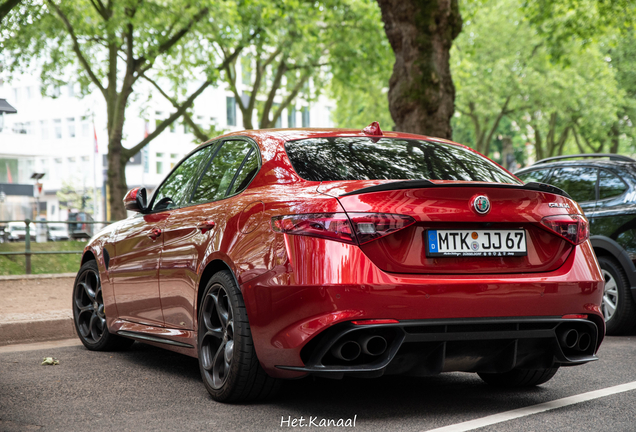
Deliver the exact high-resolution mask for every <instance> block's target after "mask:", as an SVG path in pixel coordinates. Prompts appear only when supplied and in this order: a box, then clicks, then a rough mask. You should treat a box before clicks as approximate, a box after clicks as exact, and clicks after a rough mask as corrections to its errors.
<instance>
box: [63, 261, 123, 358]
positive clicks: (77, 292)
mask: <svg viewBox="0 0 636 432" xmlns="http://www.w3.org/2000/svg"><path fill="white" fill-rule="evenodd" d="M73 322H74V323H75V332H76V333H77V336H78V337H79V338H80V340H81V341H82V343H83V344H84V346H85V347H86V348H88V349H89V350H91V351H118V350H124V349H127V348H130V346H131V345H132V344H133V343H135V341H134V340H132V339H128V338H124V337H121V336H117V335H115V334H112V333H110V332H109V331H108V327H107V325H106V314H105V312H104V298H103V296H102V283H101V280H100V278H99V269H98V268H97V263H96V262H95V261H94V260H91V261H87V262H86V263H84V265H83V266H82V267H81V268H80V271H79V272H78V273H77V276H76V277H75V284H74V286H73Z"/></svg>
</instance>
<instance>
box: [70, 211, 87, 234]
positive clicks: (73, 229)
mask: <svg viewBox="0 0 636 432" xmlns="http://www.w3.org/2000/svg"><path fill="white" fill-rule="evenodd" d="M67 220H68V221H69V222H71V221H73V222H74V221H77V222H78V223H72V224H68V233H69V237H70V238H71V239H73V240H78V239H89V238H91V237H93V224H88V223H83V222H92V221H93V217H92V216H91V215H90V214H88V213H86V212H73V213H69V214H68V219H67Z"/></svg>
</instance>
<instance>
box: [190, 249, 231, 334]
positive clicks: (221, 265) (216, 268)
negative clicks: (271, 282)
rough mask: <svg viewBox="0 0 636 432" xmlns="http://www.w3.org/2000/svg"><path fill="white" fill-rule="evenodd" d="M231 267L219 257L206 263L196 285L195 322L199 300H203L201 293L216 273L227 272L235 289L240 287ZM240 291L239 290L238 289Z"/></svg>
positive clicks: (197, 316) (199, 304)
mask: <svg viewBox="0 0 636 432" xmlns="http://www.w3.org/2000/svg"><path fill="white" fill-rule="evenodd" d="M232 267H233V266H232V265H231V264H228V263H227V262H226V261H225V260H224V259H222V258H221V257H216V258H213V259H210V260H209V261H208V263H207V264H206V265H205V267H204V268H203V272H202V273H201V277H200V278H199V284H198V285H197V302H196V310H195V314H194V316H195V319H196V320H195V322H196V321H198V318H199V306H201V300H202V299H203V292H204V291H205V287H206V285H207V284H208V281H209V280H210V279H211V278H212V276H214V275H215V274H216V273H218V272H220V271H223V270H228V271H229V272H230V273H231V274H232V278H233V279H234V283H236V286H237V287H240V285H239V283H238V280H237V278H236V273H235V271H234V269H233V268H232ZM239 290H240V289H239Z"/></svg>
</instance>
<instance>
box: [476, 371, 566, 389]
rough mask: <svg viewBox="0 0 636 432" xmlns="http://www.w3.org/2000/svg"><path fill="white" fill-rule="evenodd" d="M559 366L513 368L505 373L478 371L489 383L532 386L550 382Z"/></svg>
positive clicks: (507, 385) (504, 385) (505, 385)
mask: <svg viewBox="0 0 636 432" xmlns="http://www.w3.org/2000/svg"><path fill="white" fill-rule="evenodd" d="M558 370H559V367H558V366H557V367H554V368H546V369H513V370H511V371H509V372H504V373H478V374H477V375H479V378H481V379H482V380H484V382H486V383H487V384H490V385H494V386H498V387H532V386H537V385H540V384H543V383H545V382H548V381H550V380H551V379H552V377H553V376H554V375H555V374H556V373H557V371H558Z"/></svg>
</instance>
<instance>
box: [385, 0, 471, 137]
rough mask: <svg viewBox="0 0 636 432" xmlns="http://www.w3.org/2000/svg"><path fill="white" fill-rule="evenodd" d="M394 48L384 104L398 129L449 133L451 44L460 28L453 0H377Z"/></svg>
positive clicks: (387, 33)
mask: <svg viewBox="0 0 636 432" xmlns="http://www.w3.org/2000/svg"><path fill="white" fill-rule="evenodd" d="M378 3H379V5H380V9H381V11H382V20H383V21H384V28H385V31H386V35H387V37H388V39H389V42H390V43H391V47H392V48H393V52H394V53H395V64H394V66H393V75H391V80H390V81H389V108H390V110H391V116H392V117H393V120H394V121H395V126H396V129H397V130H400V131H404V132H413V133H421V134H425V135H431V136H437V137H442V138H451V136H452V130H451V124H450V122H451V117H452V115H453V111H454V101H455V87H454V85H453V80H452V78H451V71H450V64H449V58H450V49H451V45H452V43H453V40H454V39H455V38H456V37H457V35H459V33H460V31H461V29H462V18H461V16H460V13H459V5H458V0H429V1H424V0H378Z"/></svg>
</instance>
